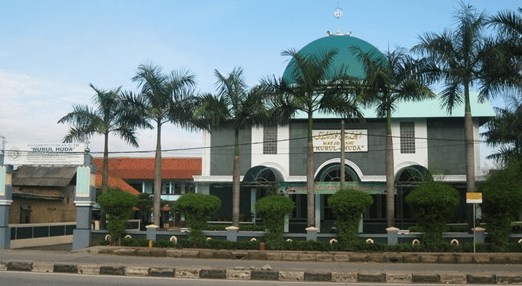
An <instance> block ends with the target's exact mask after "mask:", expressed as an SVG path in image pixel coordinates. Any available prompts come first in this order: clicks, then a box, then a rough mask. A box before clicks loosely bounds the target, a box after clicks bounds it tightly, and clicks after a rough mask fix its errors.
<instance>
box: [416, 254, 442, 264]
mask: <svg viewBox="0 0 522 286" xmlns="http://www.w3.org/2000/svg"><path fill="white" fill-rule="evenodd" d="M420 257H421V261H422V263H438V262H439V255H437V254H421V255H420Z"/></svg>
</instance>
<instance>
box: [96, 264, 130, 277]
mask: <svg viewBox="0 0 522 286" xmlns="http://www.w3.org/2000/svg"><path fill="white" fill-rule="evenodd" d="M100 275H121V276H124V275H125V266H102V267H100Z"/></svg>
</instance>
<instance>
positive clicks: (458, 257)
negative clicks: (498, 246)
mask: <svg viewBox="0 0 522 286" xmlns="http://www.w3.org/2000/svg"><path fill="white" fill-rule="evenodd" d="M455 261H457V263H459V264H460V263H462V264H469V263H472V262H473V257H472V256H471V255H469V254H455Z"/></svg>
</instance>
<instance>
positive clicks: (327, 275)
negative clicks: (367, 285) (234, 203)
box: [0, 246, 522, 284]
mask: <svg viewBox="0 0 522 286" xmlns="http://www.w3.org/2000/svg"><path fill="white" fill-rule="evenodd" d="M104 253H118V254H104ZM216 253H221V254H220V255H224V254H226V253H229V254H230V255H229V256H228V257H230V259H222V258H221V259H219V258H209V257H205V256H209V255H212V257H216V256H215V255H216ZM253 253H257V254H255V255H254V254H253ZM259 253H261V251H225V250H221V251H212V250H206V249H205V250H189V249H183V250H174V249H168V250H167V249H151V250H149V249H147V248H136V247H108V246H97V247H90V248H87V249H83V250H81V251H77V252H68V251H41V250H0V270H9V271H35V272H61V273H77V274H91V275H126V276H163V277H180V278H194V279H205V278H213V279H234V280H281V281H333V282H344V283H354V282H379V283H382V282H389V283H443V284H476V283H482V284H522V267H521V265H522V264H520V261H519V263H517V264H514V263H511V264H501V263H495V261H496V262H500V261H506V260H505V259H506V257H507V259H508V261H509V259H512V262H515V261H516V260H518V259H519V257H522V254H518V253H517V254H487V256H484V254H475V255H474V254H465V256H466V257H471V260H470V263H457V262H453V263H440V262H439V263H436V262H435V260H433V258H434V257H441V255H442V254H436V253H423V254H419V253H415V254H409V253H383V254H380V255H381V256H382V257H392V256H393V257H396V258H400V257H402V262H401V260H400V259H399V260H396V262H384V261H383V260H382V258H378V259H381V262H376V261H372V260H375V259H377V258H376V257H378V255H376V254H364V253H344V255H349V256H348V259H349V260H348V261H344V262H341V261H336V260H335V257H336V256H335V255H336V254H337V255H341V254H343V253H321V252H309V251H307V252H294V251H281V252H279V251H265V252H264V253H265V255H264V256H265V259H262V258H263V254H259ZM269 253H271V254H269ZM314 255H315V256H314ZM321 255H322V256H321ZM325 255H326V256H325ZM328 255H331V257H332V259H331V260H328V259H326V260H325V258H327V257H328ZM444 255H447V254H444ZM449 255H456V254H449ZM463 255H464V254H463ZM189 256H192V257H189ZM254 256H256V257H257V258H258V259H252V260H249V259H248V258H252V257H254ZM232 257H234V258H232ZM269 257H272V258H273V257H279V259H278V260H272V259H269ZM312 257H314V260H311V259H312ZM355 257H359V258H360V261H354V260H355V259H353V258H355ZM363 257H364V261H363ZM369 257H372V259H369ZM405 257H420V260H419V261H418V262H415V261H410V260H411V259H410V258H406V260H405V259H404V258H405ZM428 257H429V258H428ZM478 257H482V260H481V259H477V258H478ZM485 257H489V259H490V260H489V261H485V260H484V259H485ZM494 257H497V258H498V259H496V260H495V259H494ZM502 257H504V258H502ZM297 258H299V259H301V260H297ZM302 258H304V259H305V260H302ZM338 258H339V257H338ZM500 258H502V259H500ZM306 259H308V261H306ZM318 259H319V260H321V261H319V260H318ZM350 259H351V261H350ZM427 259H431V262H428V260H427ZM389 261H392V260H389ZM407 261H410V262H407ZM423 261H424V262H423ZM461 262H464V261H462V260H461ZM479 262H482V263H479ZM492 262H493V263H492Z"/></svg>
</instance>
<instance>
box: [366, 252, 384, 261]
mask: <svg viewBox="0 0 522 286" xmlns="http://www.w3.org/2000/svg"><path fill="white" fill-rule="evenodd" d="M366 261H368V262H375V263H383V262H386V257H385V256H384V255H382V253H374V254H368V258H367V259H366Z"/></svg>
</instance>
